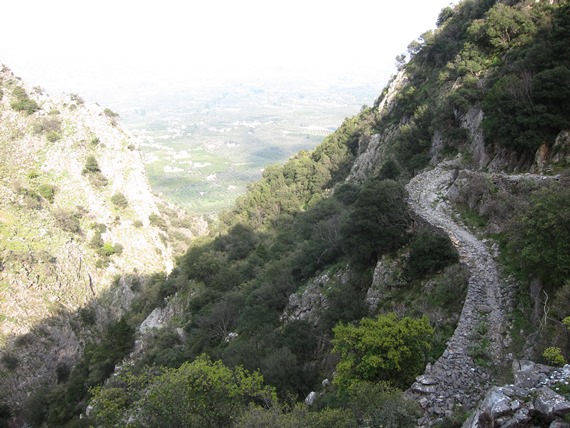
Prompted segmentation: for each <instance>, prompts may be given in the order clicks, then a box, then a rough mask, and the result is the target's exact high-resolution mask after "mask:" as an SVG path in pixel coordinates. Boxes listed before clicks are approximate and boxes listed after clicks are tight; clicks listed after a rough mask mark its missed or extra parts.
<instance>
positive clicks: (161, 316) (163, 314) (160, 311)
mask: <svg viewBox="0 0 570 428" xmlns="http://www.w3.org/2000/svg"><path fill="white" fill-rule="evenodd" d="M171 316H172V313H171V311H169V310H168V308H154V310H153V311H152V312H151V313H150V314H149V315H148V317H146V319H145V320H144V321H143V322H142V323H141V324H140V326H139V332H140V333H145V332H147V331H148V330H151V329H161V328H162V327H164V325H165V323H166V322H167V321H168V320H169V319H170V317H171Z"/></svg>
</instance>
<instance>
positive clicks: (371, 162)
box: [347, 128, 396, 182]
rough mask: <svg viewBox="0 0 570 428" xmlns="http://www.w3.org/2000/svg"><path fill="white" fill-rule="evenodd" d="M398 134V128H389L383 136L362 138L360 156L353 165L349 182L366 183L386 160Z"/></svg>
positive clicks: (376, 135)
mask: <svg viewBox="0 0 570 428" xmlns="http://www.w3.org/2000/svg"><path fill="white" fill-rule="evenodd" d="M395 132H396V128H389V129H388V130H386V131H384V132H383V133H382V134H374V135H372V136H370V137H361V138H360V140H359V142H358V144H359V155H358V157H357V158H356V160H355V161H354V164H353V165H352V169H351V170H350V174H349V176H348V178H347V180H348V181H356V182H359V181H364V180H366V179H367V178H368V177H370V176H371V175H372V174H373V172H374V171H375V170H376V169H377V168H378V167H379V166H381V165H382V164H383V163H384V161H385V158H386V153H387V152H388V148H389V147H390V141H391V139H392V138H393V136H394V134H395Z"/></svg>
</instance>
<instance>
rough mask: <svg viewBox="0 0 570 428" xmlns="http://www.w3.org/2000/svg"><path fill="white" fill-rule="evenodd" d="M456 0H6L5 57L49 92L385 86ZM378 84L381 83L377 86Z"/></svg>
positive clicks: (1, 42) (1, 30) (1, 40)
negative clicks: (272, 82)
mask: <svg viewBox="0 0 570 428" xmlns="http://www.w3.org/2000/svg"><path fill="white" fill-rule="evenodd" d="M448 4H450V1H449V0H395V1H389V2H388V1H381V0H346V1H342V2H341V1H335V0H328V1H322V0H287V1H281V0H273V1H270V0H265V1H260V0H210V1H200V2H196V1H193V0H187V1H182V0H159V1H155V0H139V1H132V0H97V1H93V0H8V1H3V2H2V18H3V19H2V22H1V24H0V63H4V64H6V65H7V66H8V67H10V68H11V69H12V70H13V71H14V73H15V74H16V75H17V76H20V77H22V78H23V79H24V80H26V81H28V82H29V83H30V84H32V85H39V86H42V87H44V88H46V89H48V91H50V92H52V91H64V90H65V91H66V92H75V91H76V90H77V88H85V87H88V86H89V85H92V86H94V87H97V86H101V87H103V86H105V85H108V86H111V87H113V86H115V87H116V86H118V85H121V84H122V82H123V83H124V82H128V81H132V80H137V79H139V80H142V79H157V80H160V79H171V80H172V81H181V82H186V83H192V82H193V83H194V84H195V83H196V82H200V81H202V80H204V79H206V80H207V79H208V78H211V77H213V76H221V77H224V78H226V77H235V76H242V75H244V74H249V75H253V76H256V75H262V74H263V75H272V73H273V74H275V73H276V70H278V71H281V72H283V74H293V75H294V74H297V75H302V76H303V77H306V78H307V79H308V80H312V79H314V80H317V81H318V80H319V79H321V78H323V77H324V76H325V75H333V76H341V75H342V76H346V77H349V78H352V79H354V80H359V79H368V80H370V78H371V76H372V78H373V79H378V82H379V84H380V83H382V84H383V83H385V81H386V80H387V78H388V77H389V75H390V73H392V72H393V71H394V58H395V56H396V55H398V54H399V53H402V52H405V50H406V46H407V45H408V44H409V42H410V41H412V40H413V39H415V38H416V37H417V36H419V35H420V34H421V33H423V32H424V31H426V30H428V29H431V28H434V27H435V21H436V18H437V16H438V13H439V11H440V10H441V8H442V7H445V6H447V5H448ZM379 89H381V88H379Z"/></svg>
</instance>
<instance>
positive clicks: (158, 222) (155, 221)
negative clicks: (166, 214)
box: [148, 213, 168, 230]
mask: <svg viewBox="0 0 570 428" xmlns="http://www.w3.org/2000/svg"><path fill="white" fill-rule="evenodd" d="M148 219H149V221H150V224H151V226H156V227H158V228H160V229H162V230H166V229H168V225H167V224H166V220H164V219H163V218H162V217H161V216H159V215H158V214H155V213H152V214H151V215H149V216H148Z"/></svg>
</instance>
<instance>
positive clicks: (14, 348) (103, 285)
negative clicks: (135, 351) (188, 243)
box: [0, 66, 191, 405]
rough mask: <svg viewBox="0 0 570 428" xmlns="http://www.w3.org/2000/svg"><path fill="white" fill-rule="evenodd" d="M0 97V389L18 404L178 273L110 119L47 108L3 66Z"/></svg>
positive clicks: (142, 177) (135, 154) (96, 112)
mask: <svg viewBox="0 0 570 428" xmlns="http://www.w3.org/2000/svg"><path fill="white" fill-rule="evenodd" d="M0 94H1V96H0V149H1V153H2V155H1V156H0V173H1V181H0V257H1V264H0V267H1V268H0V291H1V297H0V314H1V317H0V352H1V353H2V361H3V365H2V376H0V377H1V379H2V380H1V381H0V390H2V391H3V392H2V395H3V396H4V397H9V404H11V405H19V404H21V403H22V401H23V399H24V397H26V396H27V395H28V394H29V393H30V392H31V391H32V390H34V388H37V386H38V385H40V384H41V385H47V384H49V383H51V382H53V381H55V378H56V372H57V370H56V369H57V368H58V367H59V368H60V371H61V370H69V369H71V367H72V366H73V364H74V363H75V361H76V359H77V358H78V357H79V355H80V354H81V350H82V348H83V345H84V343H85V340H86V339H87V338H88V337H91V336H92V335H93V334H97V331H98V329H100V328H101V326H102V325H104V324H105V323H106V322H108V320H110V319H114V318H116V317H117V316H119V315H120V314H121V313H122V312H123V311H124V309H125V308H126V307H128V306H129V302H130V300H131V299H132V297H133V295H134V294H135V293H134V292H133V291H132V290H131V288H133V289H134V287H133V285H132V282H133V281H134V279H133V278H140V281H143V280H144V278H145V277H146V276H148V275H150V274H152V273H154V272H164V271H166V272H168V271H170V270H171V269H172V266H173V246H172V245H171V243H170V238H169V237H168V236H167V233H166V230H167V227H166V226H167V224H169V223H168V221H167V217H164V215H163V214H162V213H161V211H163V212H164V211H165V209H166V208H167V206H166V205H165V204H163V203H162V202H161V201H160V200H159V199H157V198H156V197H155V196H154V195H153V194H152V192H151V189H150V186H149V184H148V180H147V177H146V173H145V169H144V165H143V162H142V156H141V153H140V152H139V151H138V149H137V148H136V145H135V143H134V142H133V141H132V139H131V138H130V137H129V136H128V135H127V134H126V133H125V132H124V131H123V130H122V129H121V128H120V127H119V126H118V124H117V118H116V115H115V114H114V113H113V112H111V111H110V110H108V109H103V108H101V107H99V106H94V105H87V104H85V103H84V102H83V100H82V99H81V98H80V97H79V96H78V95H63V96H60V97H57V98H55V97H50V96H48V95H47V94H44V93H43V91H42V90H41V88H33V89H32V88H30V87H28V86H27V85H26V84H25V83H23V82H22V81H20V80H19V79H18V78H16V77H15V76H14V75H13V74H12V72H11V71H10V70H9V69H7V68H6V67H5V66H2V70H1V72H0ZM171 211H172V210H171ZM172 212H174V214H175V215H174V217H176V212H175V211H172ZM171 214H172V213H171ZM181 219H184V216H183V217H181ZM181 223H182V221H181ZM162 224H163V227H162V228H161V227H159V225H162ZM163 229H164V230H163ZM185 233H186V234H187V237H190V236H191V233H190V232H189V231H188V232H185ZM125 278H127V279H128V278H130V279H128V280H125ZM113 283H115V284H117V285H116V286H114V287H113V288H112V289H111V285H112V284H113ZM128 284H130V285H131V287H129V286H128ZM104 293H105V294H106V295H107V298H106V301H99V303H98V304H97V305H91V304H92V303H93V302H94V301H95V299H101V297H102V296H103V294H104ZM80 309H81V310H83V311H84V312H83V315H84V317H83V318H84V319H82V318H81V317H78V315H77V314H78V312H77V311H78V310H80ZM86 320H87V321H86Z"/></svg>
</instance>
